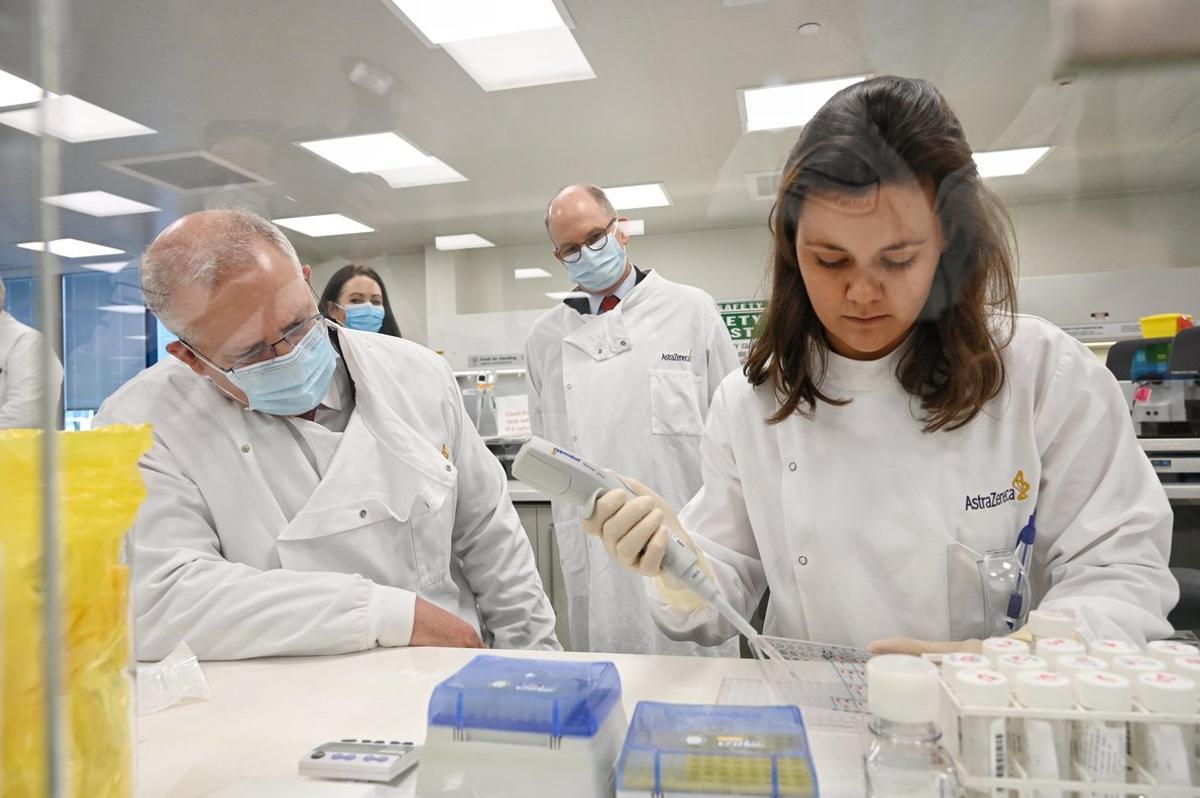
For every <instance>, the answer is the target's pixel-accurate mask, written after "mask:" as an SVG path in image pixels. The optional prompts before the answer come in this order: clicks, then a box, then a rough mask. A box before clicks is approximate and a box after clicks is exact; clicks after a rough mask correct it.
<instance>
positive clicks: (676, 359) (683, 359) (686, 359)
mask: <svg viewBox="0 0 1200 798" xmlns="http://www.w3.org/2000/svg"><path fill="white" fill-rule="evenodd" d="M693 351H695V350H692V349H689V350H688V353H687V354H686V355H681V354H679V353H678V352H663V356H662V359H663V360H666V361H669V362H672V363H691V362H692V352H693Z"/></svg>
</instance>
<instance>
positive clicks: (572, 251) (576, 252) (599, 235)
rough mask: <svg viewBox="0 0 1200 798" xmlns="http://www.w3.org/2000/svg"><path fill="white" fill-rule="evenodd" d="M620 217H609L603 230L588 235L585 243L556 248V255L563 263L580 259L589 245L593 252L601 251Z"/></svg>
mask: <svg viewBox="0 0 1200 798" xmlns="http://www.w3.org/2000/svg"><path fill="white" fill-rule="evenodd" d="M618 218H619V217H616V216H614V217H613V218H612V219H609V221H608V224H606V225H604V229H603V230H600V231H597V232H595V233H592V234H591V235H590V236H588V238H587V240H586V241H584V242H583V244H570V245H568V246H565V247H560V248H558V249H556V250H554V256H555V257H556V258H558V259H559V260H561V261H562V262H563V263H574V262H575V261H577V260H579V256H580V255H582V254H583V248H584V247H587V248H588V249H590V250H591V251H592V252H599V251H600V250H602V249H604V245H605V244H607V243H608V236H609V232H608V231H609V230H611V229H612V226H613V224H614V223H615V222H616V221H617V219H618Z"/></svg>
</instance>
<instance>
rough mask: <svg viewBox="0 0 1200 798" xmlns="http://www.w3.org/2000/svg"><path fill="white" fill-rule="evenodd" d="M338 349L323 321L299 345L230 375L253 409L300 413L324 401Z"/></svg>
mask: <svg viewBox="0 0 1200 798" xmlns="http://www.w3.org/2000/svg"><path fill="white" fill-rule="evenodd" d="M337 357H338V355H337V351H336V350H335V349H334V348H333V344H331V343H330V342H329V331H328V330H327V329H326V327H325V325H324V324H323V323H321V322H317V323H316V324H315V325H313V328H312V329H311V330H309V331H308V333H306V334H305V336H304V338H302V339H301V340H300V343H298V344H296V348H295V349H293V350H292V351H291V352H288V353H287V354H286V355H283V356H281V357H277V358H275V359H274V360H267V361H264V362H262V363H255V364H254V365H252V366H246V367H244V368H240V369H238V370H237V371H234V372H233V373H232V374H230V375H229V379H230V380H232V381H233V384H234V385H236V386H237V387H239V388H241V389H242V392H243V393H245V394H246V399H247V401H248V402H249V404H250V409H251V410H257V411H259V412H260V413H269V414H271V415H273V416H297V415H300V414H301V413H307V412H308V411H309V410H312V409H313V408H314V407H316V406H317V405H319V404H320V403H321V400H322V399H324V398H325V394H326V393H327V392H328V391H329V383H330V382H331V381H332V380H333V372H334V370H335V369H336V368H337Z"/></svg>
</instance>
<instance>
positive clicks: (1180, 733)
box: [1130, 672, 1200, 785]
mask: <svg viewBox="0 0 1200 798" xmlns="http://www.w3.org/2000/svg"><path fill="white" fill-rule="evenodd" d="M1133 684H1134V692H1135V695H1136V696H1137V701H1138V703H1139V704H1141V705H1142V707H1143V708H1144V709H1145V710H1146V711H1147V712H1155V713H1170V712H1177V711H1178V710H1179V708H1180V707H1192V708H1193V709H1195V708H1196V704H1197V701H1200V690H1198V689H1197V686H1196V683H1195V682H1193V681H1192V680H1191V679H1187V678H1184V677H1183V676H1176V675H1175V674H1171V673H1162V672H1157V673H1143V674H1141V675H1139V676H1138V677H1137V679H1136V680H1135V681H1134V683H1133ZM1132 731H1133V734H1132V740H1131V746H1130V750H1131V752H1132V754H1133V757H1134V760H1135V761H1137V762H1138V763H1140V764H1141V766H1142V767H1144V768H1145V769H1146V770H1147V772H1149V773H1150V775H1151V776H1153V777H1154V780H1155V781H1156V782H1158V783H1159V784H1176V785H1200V756H1197V755H1198V754H1200V750H1198V749H1197V745H1198V744H1200V741H1198V738H1197V729H1196V727H1195V726H1190V725H1187V724H1176V723H1142V724H1137V725H1135V726H1134V728H1133V730H1132Z"/></svg>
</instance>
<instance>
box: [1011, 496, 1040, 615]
mask: <svg viewBox="0 0 1200 798" xmlns="http://www.w3.org/2000/svg"><path fill="white" fill-rule="evenodd" d="M1036 519H1037V510H1036V509H1035V510H1034V511H1033V513H1031V514H1030V516H1029V521H1028V523H1026V524H1025V526H1023V527H1021V531H1020V533H1018V534H1017V545H1016V546H1015V547H1014V548H1013V557H1014V558H1015V559H1016V560H1017V563H1018V565H1019V568H1018V570H1017V581H1016V585H1015V587H1014V588H1013V591H1012V593H1010V594H1009V596H1008V611H1007V612H1006V613H1005V618H1006V620H1005V622H1006V623H1007V625H1008V628H1009V630H1010V631H1012V630H1016V629H1017V628H1018V627H1019V626H1020V624H1021V621H1022V620H1023V619H1024V617H1025V613H1026V612H1027V611H1028V609H1029V608H1028V607H1026V606H1025V596H1024V593H1025V590H1024V589H1023V588H1024V587H1025V582H1026V581H1027V577H1028V574H1029V553H1030V552H1031V551H1032V550H1033V541H1034V539H1036V538H1037V524H1036Z"/></svg>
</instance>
